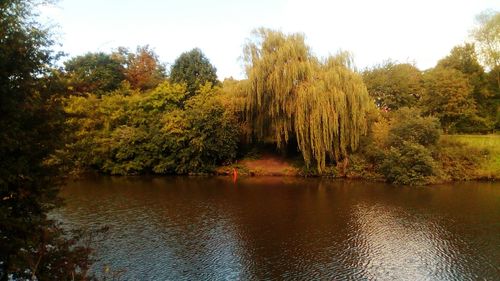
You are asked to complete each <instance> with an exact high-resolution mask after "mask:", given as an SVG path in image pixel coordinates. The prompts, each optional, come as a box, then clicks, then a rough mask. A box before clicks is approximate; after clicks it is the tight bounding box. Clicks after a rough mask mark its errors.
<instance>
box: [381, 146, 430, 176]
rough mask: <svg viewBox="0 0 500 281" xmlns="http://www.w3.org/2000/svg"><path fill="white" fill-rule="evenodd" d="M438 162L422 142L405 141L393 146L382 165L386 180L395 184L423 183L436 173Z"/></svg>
mask: <svg viewBox="0 0 500 281" xmlns="http://www.w3.org/2000/svg"><path fill="white" fill-rule="evenodd" d="M435 167H436V164H435V162H434V159H433V158H432V155H431V153H430V151H429V150H428V149H427V148H426V147H424V146H423V145H421V144H418V143H413V142H409V141H403V142H402V143H401V144H400V146H398V147H391V148H390V149H389V151H388V152H387V153H386V156H385V159H384V161H383V162H382V164H381V166H380V171H381V173H382V174H383V175H384V176H385V178H386V180H387V181H388V182H390V183H395V184H409V185H421V184H426V183H428V182H429V179H428V177H430V176H433V175H435Z"/></svg>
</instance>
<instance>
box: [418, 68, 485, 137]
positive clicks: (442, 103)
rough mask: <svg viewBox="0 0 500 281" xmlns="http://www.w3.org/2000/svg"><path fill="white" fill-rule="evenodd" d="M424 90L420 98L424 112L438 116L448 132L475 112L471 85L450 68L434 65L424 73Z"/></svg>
mask: <svg viewBox="0 0 500 281" xmlns="http://www.w3.org/2000/svg"><path fill="white" fill-rule="evenodd" d="M424 81H425V82H424V83H425V89H426V92H425V94H424V96H423V98H422V100H421V105H422V108H423V109H424V112H425V113H426V114H430V115H433V116H435V117H437V118H439V121H440V122H441V125H442V126H443V129H444V130H445V131H446V132H448V131H450V130H451V129H454V126H455V125H456V124H457V123H458V122H460V121H462V120H463V119H464V118H469V117H470V116H471V115H475V114H476V106H475V102H474V99H473V97H472V90H473V88H472V86H471V85H470V83H469V80H468V79H467V77H466V76H465V75H464V74H463V73H461V72H460V71H458V70H455V69H452V68H444V67H436V68H434V69H432V70H430V71H427V72H426V73H425V74H424Z"/></svg>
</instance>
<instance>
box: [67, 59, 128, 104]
mask: <svg viewBox="0 0 500 281" xmlns="http://www.w3.org/2000/svg"><path fill="white" fill-rule="evenodd" d="M64 66H65V72H66V75H67V79H68V86H69V90H70V92H73V93H77V94H82V93H95V94H99V95H101V94H103V93H105V92H109V91H113V90H116V89H117V88H118V87H119V86H120V83H121V82H122V81H123V80H124V79H125V74H124V70H125V69H124V67H123V65H122V63H121V61H120V60H118V59H117V58H116V57H113V56H111V55H109V54H106V53H102V52H100V53H87V54H85V55H83V56H77V57H74V58H72V59H70V60H68V61H66V62H65V63H64Z"/></svg>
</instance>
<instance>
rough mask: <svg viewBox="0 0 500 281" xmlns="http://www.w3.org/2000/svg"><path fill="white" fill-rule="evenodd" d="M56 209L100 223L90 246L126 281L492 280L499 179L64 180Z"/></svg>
mask: <svg viewBox="0 0 500 281" xmlns="http://www.w3.org/2000/svg"><path fill="white" fill-rule="evenodd" d="M62 195H63V197H65V198H66V199H67V206H66V207H65V208H64V209H61V210H59V211H58V213H57V214H54V215H55V216H57V217H59V218H61V219H62V220H64V221H65V222H67V223H68V224H69V225H71V226H74V227H95V228H98V227H101V226H104V225H108V226H110V231H109V235H108V236H107V238H106V239H105V240H104V241H101V242H99V243H98V244H96V245H95V247H96V248H97V250H98V253H99V256H100V258H101V260H100V261H99V262H98V263H97V264H96V270H98V269H99V268H100V267H102V266H104V265H109V266H110V267H111V268H114V269H126V270H127V271H126V273H125V275H124V276H123V277H124V278H125V279H127V280H165V279H168V280H208V279H210V280H220V279H224V280H234V279H240V280H241V279H243V280H248V279H252V280H255V279H258V280H260V279H300V280H303V279H326V280H331V279H395V280H457V279H458V280H477V279H488V280H495V279H496V280H499V279H500V235H499V233H500V184H498V183H497V184H487V183H467V184H459V185H453V186H452V185H443V186H433V187H419V188H415V187H397V186H388V185H383V184H373V183H363V182H345V181H331V180H325V179H323V180H322V179H298V178H278V177H275V178H246V179H239V180H238V182H237V183H236V184H234V183H233V182H232V181H231V179H230V178H218V177H214V178H187V177H163V178H144V177H141V178H110V177H99V178H94V179H88V180H84V181H78V182H74V183H70V184H69V185H68V186H67V187H66V188H64V189H63V191H62Z"/></svg>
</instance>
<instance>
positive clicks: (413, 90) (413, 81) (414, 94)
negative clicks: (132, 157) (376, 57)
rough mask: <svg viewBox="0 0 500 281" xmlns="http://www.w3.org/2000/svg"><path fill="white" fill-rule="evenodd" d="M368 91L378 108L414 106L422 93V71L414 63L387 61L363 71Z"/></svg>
mask: <svg viewBox="0 0 500 281" xmlns="http://www.w3.org/2000/svg"><path fill="white" fill-rule="evenodd" d="M363 80H364V82H365V84H366V88H367V89H368V93H369V94H370V96H371V97H372V98H373V99H374V100H375V103H376V104H377V106H378V107H379V108H385V109H389V110H396V109H399V108H401V107H408V106H414V105H415V104H416V103H417V102H418V100H419V99H420V97H421V96H422V93H423V90H424V89H423V80H422V73H421V72H420V70H418V68H416V67H415V66H414V65H411V64H408V63H395V62H391V61H388V62H386V63H384V64H382V65H379V66H376V67H374V68H372V69H369V70H365V71H364V72H363Z"/></svg>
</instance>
